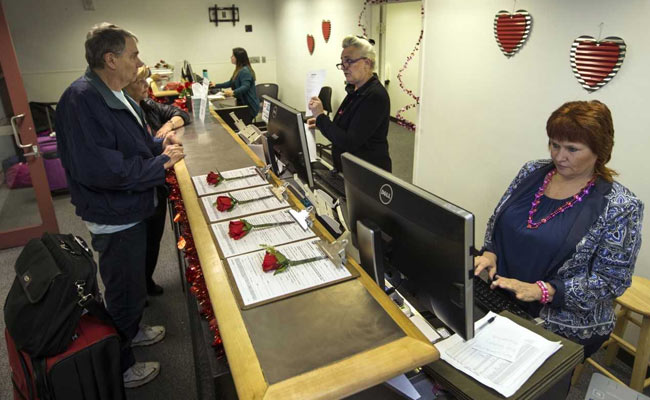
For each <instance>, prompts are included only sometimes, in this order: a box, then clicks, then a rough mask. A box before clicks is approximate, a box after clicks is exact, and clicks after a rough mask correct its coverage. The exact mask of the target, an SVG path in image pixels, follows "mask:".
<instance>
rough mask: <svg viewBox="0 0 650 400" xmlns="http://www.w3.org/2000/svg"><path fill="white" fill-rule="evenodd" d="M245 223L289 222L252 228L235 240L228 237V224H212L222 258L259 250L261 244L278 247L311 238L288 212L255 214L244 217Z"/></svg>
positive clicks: (310, 232) (309, 230)
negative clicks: (287, 223)
mask: <svg viewBox="0 0 650 400" xmlns="http://www.w3.org/2000/svg"><path fill="white" fill-rule="evenodd" d="M246 221H247V222H249V223H250V224H253V225H258V224H270V223H277V222H285V221H288V222H291V224H289V225H281V226H273V227H268V228H253V229H252V230H251V231H250V232H248V234H247V235H246V236H244V237H243V238H241V239H238V240H235V239H233V238H231V237H230V236H228V225H229V224H230V222H220V223H217V224H212V225H210V227H211V228H212V232H214V236H215V237H216V238H217V242H218V243H219V247H220V248H221V251H222V252H223V255H224V257H226V258H228V257H232V256H237V255H241V254H245V253H250V252H253V251H258V250H260V245H261V244H267V245H269V246H279V245H281V244H285V243H290V242H295V241H298V240H304V239H309V238H313V237H315V236H316V235H314V232H312V231H311V229H307V230H304V229H302V228H301V227H300V225H299V224H298V223H297V222H296V220H294V219H293V217H292V216H291V214H289V211H288V210H282V211H274V212H270V213H266V214H257V215H251V216H249V217H246Z"/></svg>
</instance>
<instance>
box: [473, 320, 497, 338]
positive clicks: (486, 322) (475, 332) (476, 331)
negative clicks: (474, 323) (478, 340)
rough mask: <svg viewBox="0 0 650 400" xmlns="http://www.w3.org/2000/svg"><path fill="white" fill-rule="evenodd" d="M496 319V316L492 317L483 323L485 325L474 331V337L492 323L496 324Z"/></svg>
mask: <svg viewBox="0 0 650 400" xmlns="http://www.w3.org/2000/svg"><path fill="white" fill-rule="evenodd" d="M496 317H497V316H496V315H494V316H492V317H491V318H490V319H488V320H487V321H485V322H483V323H482V324H481V325H480V326H479V327H478V328H476V329H474V335H476V334H477V333H478V331H480V330H481V329H483V328H485V327H486V326H488V325H489V324H491V323H492V322H494V320H495V319H496Z"/></svg>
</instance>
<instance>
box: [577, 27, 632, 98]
mask: <svg viewBox="0 0 650 400" xmlns="http://www.w3.org/2000/svg"><path fill="white" fill-rule="evenodd" d="M625 52H626V46H625V42H624V41H623V39H621V38H619V37H616V36H609V37H606V38H604V39H603V40H596V39H594V38H593V37H591V36H580V37H579V38H577V39H576V40H574V41H573V45H572V46H571V69H572V70H573V74H574V75H575V76H576V78H577V79H578V82H580V84H581V85H582V87H583V88H585V89H586V90H587V91H588V92H593V91H595V90H598V89H600V88H601V87H603V86H605V85H606V84H608V83H609V81H611V80H612V78H614V76H615V75H616V73H618V70H619V69H621V65H622V64H623V60H624V59H625Z"/></svg>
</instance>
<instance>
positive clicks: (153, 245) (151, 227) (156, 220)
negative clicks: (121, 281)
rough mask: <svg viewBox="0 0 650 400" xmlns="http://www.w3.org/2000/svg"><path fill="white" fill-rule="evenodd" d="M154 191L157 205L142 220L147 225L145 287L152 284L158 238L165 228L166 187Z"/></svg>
mask: <svg viewBox="0 0 650 400" xmlns="http://www.w3.org/2000/svg"><path fill="white" fill-rule="evenodd" d="M156 192H157V194H158V207H156V209H155V210H154V212H153V214H152V215H151V216H150V217H149V218H147V219H146V220H145V221H144V222H145V224H146V226H147V256H146V262H145V265H146V267H145V276H146V278H147V287H153V285H154V281H153V272H154V270H155V269H156V264H157V263H158V254H159V253H160V239H162V235H163V231H164V230H165V220H166V218H167V188H166V187H164V186H159V187H158V188H157V190H156Z"/></svg>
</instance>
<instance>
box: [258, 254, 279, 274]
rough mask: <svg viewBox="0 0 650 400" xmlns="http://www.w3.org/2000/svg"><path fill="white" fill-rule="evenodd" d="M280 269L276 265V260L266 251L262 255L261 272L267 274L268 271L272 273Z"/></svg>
mask: <svg viewBox="0 0 650 400" xmlns="http://www.w3.org/2000/svg"><path fill="white" fill-rule="evenodd" d="M278 268H280V264H278V259H277V258H276V257H275V256H274V255H273V254H271V253H269V252H268V251H267V252H266V254H265V255H264V261H263V262H262V271H264V272H269V271H274V270H276V269H278Z"/></svg>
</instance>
